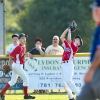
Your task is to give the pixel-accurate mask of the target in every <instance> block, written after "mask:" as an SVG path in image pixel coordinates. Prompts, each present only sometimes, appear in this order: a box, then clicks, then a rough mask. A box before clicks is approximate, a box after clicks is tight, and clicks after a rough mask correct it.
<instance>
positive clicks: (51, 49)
mask: <svg viewBox="0 0 100 100" xmlns="http://www.w3.org/2000/svg"><path fill="white" fill-rule="evenodd" d="M63 51H64V50H63V48H62V47H61V46H60V45H59V37H58V36H56V35H55V36H54V37H53V39H52V45H50V46H48V47H47V48H46V51H45V53H46V54H54V55H59V54H63ZM51 92H53V90H51ZM58 92H60V90H58Z"/></svg>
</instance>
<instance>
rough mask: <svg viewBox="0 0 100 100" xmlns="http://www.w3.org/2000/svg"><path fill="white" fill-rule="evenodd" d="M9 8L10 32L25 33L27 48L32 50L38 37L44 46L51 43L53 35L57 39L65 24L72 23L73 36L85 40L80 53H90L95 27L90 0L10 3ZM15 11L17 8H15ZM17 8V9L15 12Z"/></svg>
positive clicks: (28, 0)
mask: <svg viewBox="0 0 100 100" xmlns="http://www.w3.org/2000/svg"><path fill="white" fill-rule="evenodd" d="M9 1H10V2H11V4H12V5H13V7H14V8H12V11H11V13H12V16H13V17H14V18H11V16H10V20H11V21H12V20H14V19H15V20H14V21H12V23H13V22H15V26H16V27H14V24H11V25H12V26H11V25H10V26H11V27H9V30H11V29H12V28H15V29H16V30H15V31H13V30H11V31H12V32H24V33H25V34H28V35H29V37H28V39H27V48H28V50H30V49H31V48H32V47H34V40H35V38H37V37H40V38H42V39H43V47H47V46H48V45H50V44H51V43H52V37H53V36H54V35H58V36H60V35H61V34H62V32H63V31H64V30H65V29H66V28H67V26H68V22H70V21H72V20H75V21H76V22H77V24H78V29H77V30H76V32H73V33H72V37H74V36H75V35H77V34H79V35H81V37H82V38H83V40H84V45H83V46H82V48H80V50H79V52H89V48H90V43H91V35H92V33H93V30H94V27H95V24H94V22H93V20H92V16H91V12H92V11H91V9H90V8H89V5H90V4H91V3H92V2H93V0H70V1H69V0H9ZM17 8H18V9H17ZM16 9H17V10H16Z"/></svg>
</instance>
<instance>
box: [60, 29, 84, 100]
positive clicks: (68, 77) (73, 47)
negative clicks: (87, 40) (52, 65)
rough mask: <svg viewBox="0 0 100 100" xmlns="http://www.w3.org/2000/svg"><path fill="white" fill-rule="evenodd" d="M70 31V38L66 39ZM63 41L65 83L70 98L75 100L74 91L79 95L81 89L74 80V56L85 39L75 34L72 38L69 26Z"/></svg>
mask: <svg viewBox="0 0 100 100" xmlns="http://www.w3.org/2000/svg"><path fill="white" fill-rule="evenodd" d="M67 33H68V40H66V39H65V36H66V34H67ZM60 39H61V41H62V46H63V47H64V53H63V56H62V75H63V78H62V79H63V85H64V88H65V90H66V92H67V94H68V97H69V100H75V99H74V97H73V95H72V92H74V93H75V94H76V96H78V95H79V93H80V92H79V90H78V89H77V88H76V86H75V84H74V83H73V81H72V76H73V74H74V64H73V57H74V55H75V53H76V52H77V51H78V48H79V47H80V46H81V45H82V44H83V41H82V39H81V37H80V36H78V35H77V36H75V37H74V40H73V41H72V40H71V30H70V29H69V28H67V29H66V30H65V31H64V32H63V33H62V35H61V37H60Z"/></svg>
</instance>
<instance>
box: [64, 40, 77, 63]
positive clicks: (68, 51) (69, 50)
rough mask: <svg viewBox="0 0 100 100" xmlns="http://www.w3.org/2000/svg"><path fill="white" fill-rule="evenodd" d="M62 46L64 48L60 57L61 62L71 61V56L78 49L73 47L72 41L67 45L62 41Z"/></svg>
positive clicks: (65, 41)
mask: <svg viewBox="0 0 100 100" xmlns="http://www.w3.org/2000/svg"><path fill="white" fill-rule="evenodd" d="M62 46H63V47H64V52H63V56H62V60H63V61H65V60H72V59H73V56H74V55H75V54H76V52H77V51H78V47H77V46H75V44H74V42H73V41H72V42H71V44H69V43H68V41H67V40H64V42H63V44H62Z"/></svg>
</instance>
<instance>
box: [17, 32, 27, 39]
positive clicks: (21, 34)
mask: <svg viewBox="0 0 100 100" xmlns="http://www.w3.org/2000/svg"><path fill="white" fill-rule="evenodd" d="M21 37H28V35H26V34H24V33H20V34H19V36H18V39H20V38H21Z"/></svg>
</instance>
